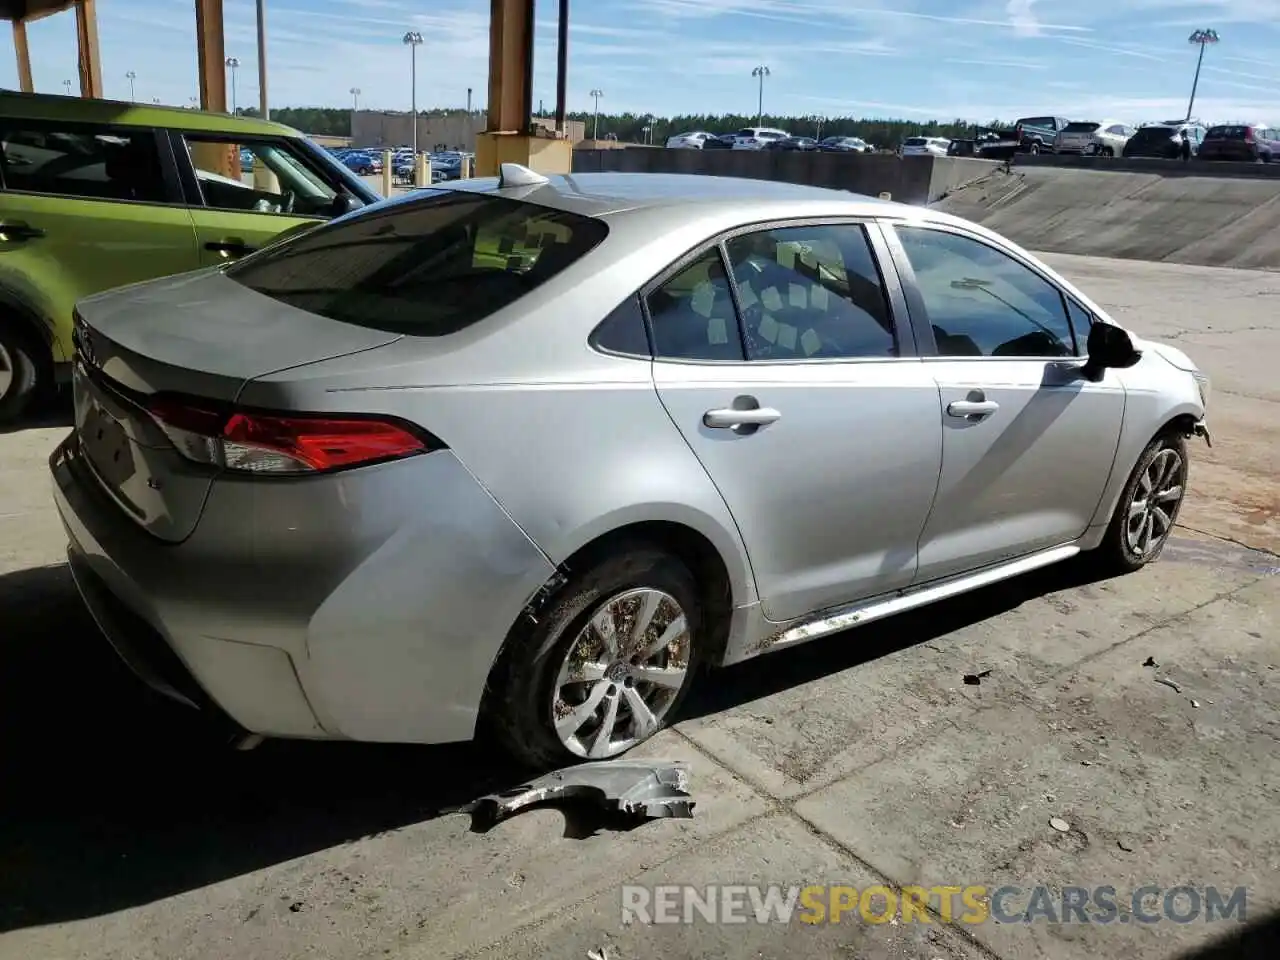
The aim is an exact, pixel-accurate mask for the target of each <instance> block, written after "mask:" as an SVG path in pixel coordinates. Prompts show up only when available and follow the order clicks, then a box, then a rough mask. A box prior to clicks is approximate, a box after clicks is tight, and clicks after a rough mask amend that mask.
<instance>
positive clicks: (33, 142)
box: [2, 125, 170, 203]
mask: <svg viewBox="0 0 1280 960" xmlns="http://www.w3.org/2000/svg"><path fill="white" fill-rule="evenodd" d="M2 136H3V164H4V185H5V188H6V189H8V190H21V191H23V192H25V193H47V194H54V195H57V196H62V197H81V198H83V199H86V200H132V201H135V202H141V203H166V202H168V201H169V199H170V197H169V193H168V190H167V188H166V186H165V181H164V173H163V168H162V166H161V164H160V153H159V150H158V148H157V146H156V138H155V135H154V134H153V133H152V132H151V131H150V130H123V129H122V130H114V129H111V128H107V127H96V128H95V127H88V126H84V127H81V126H78V125H77V126H68V127H65V128H58V127H39V128H27V129H24V128H22V127H19V126H6V127H5V128H4V130H3V133H2Z"/></svg>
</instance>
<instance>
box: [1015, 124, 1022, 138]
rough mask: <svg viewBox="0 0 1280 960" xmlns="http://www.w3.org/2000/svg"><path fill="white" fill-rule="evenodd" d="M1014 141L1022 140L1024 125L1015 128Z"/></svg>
mask: <svg viewBox="0 0 1280 960" xmlns="http://www.w3.org/2000/svg"><path fill="white" fill-rule="evenodd" d="M1013 139H1015V140H1021V139H1022V124H1018V125H1017V126H1016V127H1014V128H1013Z"/></svg>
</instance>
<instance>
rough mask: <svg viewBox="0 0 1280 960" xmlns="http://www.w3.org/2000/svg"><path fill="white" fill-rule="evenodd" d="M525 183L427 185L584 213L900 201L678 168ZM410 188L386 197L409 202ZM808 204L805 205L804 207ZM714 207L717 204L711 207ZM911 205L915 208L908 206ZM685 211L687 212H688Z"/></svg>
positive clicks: (796, 211) (881, 206)
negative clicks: (512, 185)
mask: <svg viewBox="0 0 1280 960" xmlns="http://www.w3.org/2000/svg"><path fill="white" fill-rule="evenodd" d="M547 179H548V182H547V183H545V184H541V185H538V186H529V187H505V188H500V187H499V185H498V184H499V181H498V178H497V177H480V178H476V179H472V180H454V181H451V182H449V183H447V184H438V185H433V186H432V187H431V188H428V189H431V190H442V189H443V190H454V191H466V192H473V193H492V194H495V195H497V196H503V197H510V198H511V199H513V200H523V201H525V202H528V203H536V204H538V205H539V206H544V207H551V208H553V209H558V210H564V211H566V212H569V213H577V214H581V215H583V216H588V217H606V216H610V215H613V214H618V213H623V212H636V211H646V210H664V211H670V210H672V209H673V208H675V209H688V210H690V211H693V210H696V211H697V215H698V216H702V215H706V214H709V213H719V212H725V213H728V212H732V211H734V210H738V209H740V208H741V207H742V205H743V204H744V203H749V204H750V205H751V213H750V218H751V219H756V220H760V219H767V218H768V217H769V216H771V215H777V216H807V215H814V213H815V210H814V209H813V208H814V207H819V206H820V207H825V208H828V209H831V208H835V209H836V212H838V213H839V214H840V215H843V216H855V217H856V216H884V215H886V214H892V213H893V212H894V211H895V210H902V209H905V205H904V204H900V203H894V202H892V201H888V200H880V199H877V198H874V197H868V196H863V195H862V194H857V193H851V192H849V191H847V190H829V189H826V188H824V187H810V186H806V185H803V184H796V183H784V182H780V181H773V180H749V179H746V178H745V177H708V176H703V175H701V174H679V173H572V174H566V175H564V176H552V177H548V178H547ZM414 199H415V197H414V194H413V193H410V194H407V195H405V196H403V197H399V198H396V199H394V200H391V201H389V203H390V204H408V203H413V201H414ZM806 207H807V208H808V209H805V208H806ZM717 208H718V209H717ZM912 209H916V208H912ZM692 215H693V214H692V213H691V217H692Z"/></svg>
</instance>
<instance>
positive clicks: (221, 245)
mask: <svg viewBox="0 0 1280 960" xmlns="http://www.w3.org/2000/svg"><path fill="white" fill-rule="evenodd" d="M204 248H205V249H206V250H212V251H213V252H214V253H220V254H222V255H223V256H224V257H243V256H244V255H245V254H246V253H253V251H255V250H257V249H258V248H257V247H254V246H251V245H249V244H247V243H244V242H243V241H241V240H210V241H209V242H208V243H206V244H205V245H204Z"/></svg>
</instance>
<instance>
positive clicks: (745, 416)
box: [702, 407, 782, 430]
mask: <svg viewBox="0 0 1280 960" xmlns="http://www.w3.org/2000/svg"><path fill="white" fill-rule="evenodd" d="M781 416H782V414H781V413H779V412H778V411H777V410H774V409H773V408H772V407H754V408H752V409H750V410H735V409H734V408H733V407H722V408H721V409H719V410H708V411H707V412H706V413H704V414H703V415H702V422H703V424H705V425H706V426H708V427H711V428H712V429H713V430H731V429H733V428H734V427H763V426H765V425H766V424H770V423H773V422H774V421H775V420H777V419H778V418H779V417H781Z"/></svg>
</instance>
